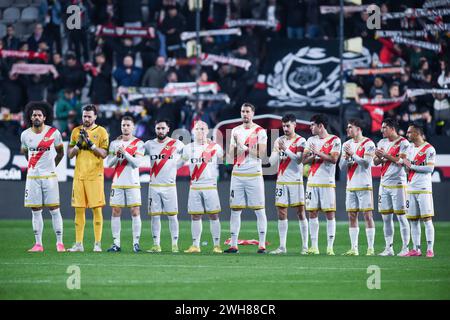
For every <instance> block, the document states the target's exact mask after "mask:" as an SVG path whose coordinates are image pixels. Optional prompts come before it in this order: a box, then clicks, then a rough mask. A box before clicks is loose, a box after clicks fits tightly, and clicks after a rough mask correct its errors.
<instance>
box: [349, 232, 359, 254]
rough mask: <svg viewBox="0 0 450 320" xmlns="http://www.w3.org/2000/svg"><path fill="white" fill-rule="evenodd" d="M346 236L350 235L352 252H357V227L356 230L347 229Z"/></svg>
mask: <svg viewBox="0 0 450 320" xmlns="http://www.w3.org/2000/svg"><path fill="white" fill-rule="evenodd" d="M348 234H349V235H350V242H351V245H352V249H353V250H358V236H359V227H356V228H352V227H350V228H348Z"/></svg>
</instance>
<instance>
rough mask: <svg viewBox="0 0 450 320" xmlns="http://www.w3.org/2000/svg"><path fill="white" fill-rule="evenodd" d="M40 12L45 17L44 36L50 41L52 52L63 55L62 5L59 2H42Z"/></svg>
mask: <svg viewBox="0 0 450 320" xmlns="http://www.w3.org/2000/svg"><path fill="white" fill-rule="evenodd" d="M40 11H41V15H43V16H44V17H45V22H44V34H45V35H46V37H47V38H48V40H49V45H50V52H54V51H53V50H56V51H57V52H58V53H61V52H62V49H61V48H62V47H61V31H60V30H61V23H62V19H61V17H62V8H61V3H60V1H59V0H42V2H41V6H40ZM53 46H55V48H53Z"/></svg>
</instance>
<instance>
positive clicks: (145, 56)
mask: <svg viewBox="0 0 450 320" xmlns="http://www.w3.org/2000/svg"><path fill="white" fill-rule="evenodd" d="M160 46H161V42H160V40H159V38H158V37H155V38H153V39H143V40H142V41H141V43H140V44H139V46H138V50H139V52H140V53H141V58H142V69H144V70H148V69H149V68H150V67H151V66H153V65H154V64H155V61H156V59H157V58H158V55H159V50H160Z"/></svg>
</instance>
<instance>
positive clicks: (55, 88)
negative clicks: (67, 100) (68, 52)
mask: <svg viewBox="0 0 450 320" xmlns="http://www.w3.org/2000/svg"><path fill="white" fill-rule="evenodd" d="M51 63H52V64H53V65H54V66H55V69H56V71H57V72H58V74H59V75H60V77H58V78H53V77H52V78H51V80H50V83H49V86H48V89H47V102H48V103H50V105H53V104H54V103H55V101H56V100H57V99H58V96H59V93H60V91H61V90H62V89H63V83H62V81H61V79H62V77H63V72H64V71H63V70H64V64H63V59H62V57H61V54H59V53H57V52H56V53H54V54H53V56H52V61H51Z"/></svg>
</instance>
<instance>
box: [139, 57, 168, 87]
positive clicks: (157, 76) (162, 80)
mask: <svg viewBox="0 0 450 320" xmlns="http://www.w3.org/2000/svg"><path fill="white" fill-rule="evenodd" d="M165 64H166V59H165V58H164V57H158V58H157V59H156V63H155V65H154V66H153V67H151V68H150V69H148V70H147V71H146V72H145V75H144V78H143V79H142V86H143V87H151V88H163V87H164V85H165V84H166V77H167V74H166V71H165V70H164V68H165Z"/></svg>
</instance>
